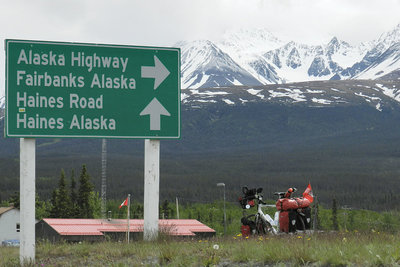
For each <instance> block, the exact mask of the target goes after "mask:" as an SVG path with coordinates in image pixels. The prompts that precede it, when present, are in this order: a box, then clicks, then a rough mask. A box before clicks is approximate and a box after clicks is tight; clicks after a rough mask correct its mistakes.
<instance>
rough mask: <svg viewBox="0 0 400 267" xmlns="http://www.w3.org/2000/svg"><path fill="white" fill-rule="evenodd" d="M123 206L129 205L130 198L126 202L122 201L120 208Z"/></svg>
mask: <svg viewBox="0 0 400 267" xmlns="http://www.w3.org/2000/svg"><path fill="white" fill-rule="evenodd" d="M122 206H128V198H126V199H125V200H124V202H122V203H121V205H119V208H122Z"/></svg>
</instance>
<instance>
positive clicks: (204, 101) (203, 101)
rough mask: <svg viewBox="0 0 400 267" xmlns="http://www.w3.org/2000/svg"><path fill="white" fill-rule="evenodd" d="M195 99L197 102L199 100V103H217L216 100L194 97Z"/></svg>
mask: <svg viewBox="0 0 400 267" xmlns="http://www.w3.org/2000/svg"><path fill="white" fill-rule="evenodd" d="M196 101H197V102H200V103H217V101H215V100H212V99H211V100H205V99H196Z"/></svg>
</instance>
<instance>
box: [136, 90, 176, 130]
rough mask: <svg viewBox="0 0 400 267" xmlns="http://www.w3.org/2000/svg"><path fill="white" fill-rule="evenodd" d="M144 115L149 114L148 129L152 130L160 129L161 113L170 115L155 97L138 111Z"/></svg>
mask: <svg viewBox="0 0 400 267" xmlns="http://www.w3.org/2000/svg"><path fill="white" fill-rule="evenodd" d="M144 115H150V130H152V131H158V130H161V120H160V119H161V115H164V116H171V114H169V112H168V110H166V109H165V108H164V107H163V105H161V103H160V102H159V101H158V100H157V98H153V100H151V102H150V103H149V104H148V105H147V106H146V107H145V108H144V109H143V110H142V112H140V116H144Z"/></svg>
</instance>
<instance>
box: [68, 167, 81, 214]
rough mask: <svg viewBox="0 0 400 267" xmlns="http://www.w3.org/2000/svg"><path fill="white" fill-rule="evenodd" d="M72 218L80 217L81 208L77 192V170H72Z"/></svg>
mask: <svg viewBox="0 0 400 267" xmlns="http://www.w3.org/2000/svg"><path fill="white" fill-rule="evenodd" d="M70 193H71V197H70V198H71V218H78V217H79V210H78V194H77V193H76V181H75V171H74V170H72V172H71V187H70Z"/></svg>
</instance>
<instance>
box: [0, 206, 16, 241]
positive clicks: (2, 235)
mask: <svg viewBox="0 0 400 267" xmlns="http://www.w3.org/2000/svg"><path fill="white" fill-rule="evenodd" d="M17 224H19V210H18V209H12V210H9V211H7V212H5V213H3V214H2V215H0V245H1V242H2V241H4V240H8V239H18V240H19V232H17Z"/></svg>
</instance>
